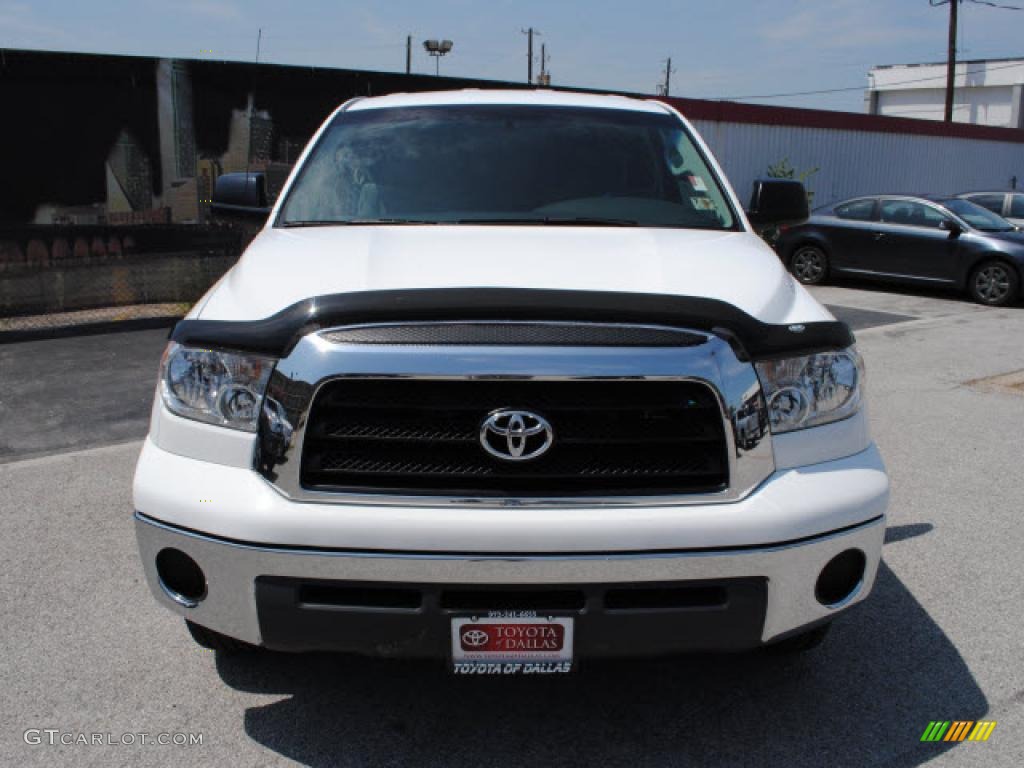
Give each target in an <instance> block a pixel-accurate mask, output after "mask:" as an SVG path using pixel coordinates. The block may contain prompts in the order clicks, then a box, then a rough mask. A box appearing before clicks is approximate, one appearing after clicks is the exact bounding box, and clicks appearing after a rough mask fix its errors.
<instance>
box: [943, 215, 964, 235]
mask: <svg viewBox="0 0 1024 768" xmlns="http://www.w3.org/2000/svg"><path fill="white" fill-rule="evenodd" d="M939 229H944V230H946V231H947V232H949V236H950V237H960V235H961V234H962V233H963V229H962V228H961V227H960V225H959V224H957V223H956V222H955V221H950V220H949V219H943V220H942V221H940V222H939Z"/></svg>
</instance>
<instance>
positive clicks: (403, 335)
mask: <svg viewBox="0 0 1024 768" xmlns="http://www.w3.org/2000/svg"><path fill="white" fill-rule="evenodd" d="M323 336H324V338H325V339H327V340H328V341H332V342H334V343H335V344H410V345H421V346H430V345H437V344H441V345H450V344H471V345H472V344H496V345H502V346H526V345H542V346H573V347H601V346H607V347H695V346H698V345H700V344H703V343H704V342H705V337H703V336H701V335H700V334H697V333H690V332H689V331H682V330H678V329H674V328H652V327H647V326H642V325H605V324H600V323H485V322H480V323H417V324H414V325H368V326H359V327H351V328H339V329H338V330H335V331H328V332H327V333H324V334H323Z"/></svg>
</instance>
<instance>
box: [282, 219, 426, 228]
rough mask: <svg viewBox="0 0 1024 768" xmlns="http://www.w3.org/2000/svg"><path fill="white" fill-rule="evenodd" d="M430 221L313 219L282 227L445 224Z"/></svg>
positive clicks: (293, 222)
mask: <svg viewBox="0 0 1024 768" xmlns="http://www.w3.org/2000/svg"><path fill="white" fill-rule="evenodd" d="M443 223H444V222H440V221H433V220H430V219H312V220H309V221H301V220H300V221H286V222H284V224H282V225H281V226H282V227H366V226H372V225H374V224H443Z"/></svg>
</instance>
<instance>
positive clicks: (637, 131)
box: [278, 105, 736, 229]
mask: <svg viewBox="0 0 1024 768" xmlns="http://www.w3.org/2000/svg"><path fill="white" fill-rule="evenodd" d="M278 223H279V225H281V226H317V225H331V224H339V225H341V224H377V223H395V224H404V223H412V224H421V223H424V224H435V223H444V224H554V225H589V224H596V225H608V226H643V227H680V228H700V229H733V228H735V227H736V217H735V215H734V214H733V211H732V208H731V207H730V205H729V203H728V201H727V200H726V196H725V193H724V191H723V189H722V186H721V185H720V183H719V181H718V179H717V178H716V177H715V175H714V174H713V173H712V171H711V169H710V168H709V167H708V164H707V162H706V161H705V159H704V157H703V155H702V154H701V152H700V151H699V150H698V149H697V147H696V145H695V144H694V142H693V140H692V138H691V137H690V136H689V134H688V133H687V131H686V128H685V126H684V125H683V124H682V123H681V122H680V121H679V120H678V118H676V117H675V116H673V115H670V114H667V113H665V114H659V113H649V112H638V111H626V110H614V109H593V108H576V107H537V106H479V105H467V106H443V107H442V106H433V107H417V108H381V109H367V110H354V111H351V112H342V113H340V114H339V115H338V117H337V118H336V119H335V120H334V121H333V122H332V123H331V125H330V126H329V127H328V128H327V129H326V131H325V132H324V134H323V135H322V136H321V137H320V139H319V140H318V142H317V144H316V146H315V147H314V149H313V151H312V152H311V154H310V156H309V158H308V160H307V161H306V163H305V164H304V166H303V168H302V169H301V171H300V173H299V176H298V179H297V180H296V182H295V184H294V185H293V186H292V189H291V191H290V192H289V193H288V197H287V199H286V200H285V202H284V204H283V207H282V213H281V216H280V218H279V220H278Z"/></svg>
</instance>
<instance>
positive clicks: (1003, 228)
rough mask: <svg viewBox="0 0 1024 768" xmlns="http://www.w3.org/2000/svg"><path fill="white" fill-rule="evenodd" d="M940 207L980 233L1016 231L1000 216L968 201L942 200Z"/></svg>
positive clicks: (959, 199) (955, 198)
mask: <svg viewBox="0 0 1024 768" xmlns="http://www.w3.org/2000/svg"><path fill="white" fill-rule="evenodd" d="M942 205H944V206H945V207H946V208H948V209H949V210H951V211H952V212H953V213H955V214H956V215H957V216H959V217H960V218H961V219H963V220H964V221H966V222H967V223H968V224H970V225H971V226H972V227H974V228H975V229H980V230H981V231H982V232H1010V231H1012V230H1014V229H1016V227H1015V226H1013V224H1011V223H1010V222H1008V221H1007V220H1006V219H1004V218H1003V217H1002V216H1000V215H998V214H996V213H992V211H990V210H988V208H982V207H981V206H980V205H977V204H976V203H972V202H971V201H970V200H964V199H962V198H959V197H954V198H950V199H949V200H943V201H942Z"/></svg>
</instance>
